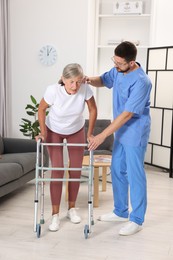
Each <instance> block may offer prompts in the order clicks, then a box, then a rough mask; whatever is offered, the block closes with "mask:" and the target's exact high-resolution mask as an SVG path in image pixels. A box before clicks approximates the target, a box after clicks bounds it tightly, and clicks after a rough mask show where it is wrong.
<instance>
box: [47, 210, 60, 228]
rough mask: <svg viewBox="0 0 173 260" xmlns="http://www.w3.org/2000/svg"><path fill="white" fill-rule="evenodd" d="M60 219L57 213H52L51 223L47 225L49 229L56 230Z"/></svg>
mask: <svg viewBox="0 0 173 260" xmlns="http://www.w3.org/2000/svg"><path fill="white" fill-rule="evenodd" d="M59 225H60V221H59V215H58V214H55V215H52V223H51V224H50V225H49V230H50V231H57V230H58V229H59Z"/></svg>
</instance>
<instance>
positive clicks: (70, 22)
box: [9, 0, 88, 137]
mask: <svg viewBox="0 0 173 260" xmlns="http://www.w3.org/2000/svg"><path fill="white" fill-rule="evenodd" d="M9 2H10V42H11V73H12V79H11V84H12V89H11V96H12V111H11V113H12V122H11V129H10V135H11V136H13V137H21V136H23V135H22V133H21V132H20V131H19V124H20V123H21V118H22V117H25V118H26V117H27V116H26V113H25V106H26V104H27V103H28V102H30V95H31V94H32V95H33V96H35V97H36V99H37V100H38V101H40V99H41V98H42V95H43V93H44V91H45V88H46V86H47V85H48V84H51V83H54V82H56V81H57V80H58V79H59V78H60V76H61V72H62V69H63V67H64V66H65V65H66V64H68V63H71V62H78V63H80V64H81V65H82V66H83V68H84V71H85V69H86V59H87V58H86V56H87V30H88V29H87V26H88V24H87V17H88V1H87V0H73V1H70V0H63V1H62V0H10V1H9ZM46 44H52V45H53V46H55V48H56V49H57V55H58V57H57V62H56V64H55V65H53V66H50V67H47V66H44V65H42V64H41V63H40V61H39V57H38V53H39V49H40V48H41V47H42V46H43V45H46Z"/></svg>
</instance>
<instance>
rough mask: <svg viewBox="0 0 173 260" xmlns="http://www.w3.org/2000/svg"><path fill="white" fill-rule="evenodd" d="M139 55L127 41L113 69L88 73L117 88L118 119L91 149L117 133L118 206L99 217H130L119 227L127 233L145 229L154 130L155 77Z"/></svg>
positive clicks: (94, 82)
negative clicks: (152, 99)
mask: <svg viewBox="0 0 173 260" xmlns="http://www.w3.org/2000/svg"><path fill="white" fill-rule="evenodd" d="M136 56H137V48H136V46H135V45H134V44H133V43H131V42H128V41H124V42H122V43H120V44H119V45H118V46H117V47H116V48H115V50H114V56H113V57H112V61H113V62H114V67H113V68H112V69H111V70H110V71H108V72H105V73H104V74H103V75H101V76H96V77H86V81H87V82H88V83H89V84H91V85H92V86H95V87H103V86H105V87H107V88H108V89H113V117H114V119H113V121H112V123H111V124H110V125H109V126H108V127H107V128H106V129H105V130H103V131H102V132H101V133H100V134H98V135H96V136H94V137H91V138H90V140H89V150H95V149H96V148H97V147H98V146H99V145H100V144H101V143H103V141H104V140H105V139H106V138H107V137H108V136H109V135H111V134H112V133H115V139H114V145H113V152H112V164H111V177H112V188H113V198H114V209H113V211H112V212H110V213H107V214H104V215H101V216H100V217H99V220H100V221H128V223H126V225H125V226H123V227H122V228H121V229H120V231H119V234H120V235H124V236H128V235H133V234H135V233H137V232H138V231H140V230H141V229H142V224H143V222H144V218H145V213H146V208H147V183H146V174H145V169H144V157H145V152H146V147H147V143H148V139H149V133H150V92H151V81H150V79H149V78H148V76H147V74H146V73H145V72H144V70H143V69H142V67H141V65H140V64H139V63H138V62H136ZM105 105H106V97H105ZM129 196H130V204H131V212H129Z"/></svg>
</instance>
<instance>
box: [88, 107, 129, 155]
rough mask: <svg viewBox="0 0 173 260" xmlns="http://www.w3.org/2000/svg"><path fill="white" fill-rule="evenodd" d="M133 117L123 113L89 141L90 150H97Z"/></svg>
mask: <svg viewBox="0 0 173 260" xmlns="http://www.w3.org/2000/svg"><path fill="white" fill-rule="evenodd" d="M132 116H133V113H131V112H128V111H124V112H123V113H121V114H120V115H119V116H117V118H115V119H114V121H113V122H112V123H111V124H110V125H109V126H108V127H107V128H105V129H104V130H103V132H101V133H100V134H98V135H96V136H94V137H91V138H90V139H89V145H88V149H89V151H90V150H95V149H96V148H97V147H98V146H99V145H100V144H101V143H103V142H104V140H105V139H106V138H107V137H108V136H109V135H111V134H113V133H114V132H116V131H117V130H118V129H119V128H121V127H122V126H123V125H124V124H125V123H126V122H127V121H129V120H130V119H131V118H132Z"/></svg>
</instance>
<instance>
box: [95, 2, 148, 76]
mask: <svg viewBox="0 0 173 260" xmlns="http://www.w3.org/2000/svg"><path fill="white" fill-rule="evenodd" d="M115 2H116V1H114V0H96V22H95V25H96V30H95V37H96V38H95V73H102V72H104V71H105V69H106V70H107V69H109V68H110V67H111V66H112V65H113V64H112V63H111V60H109V57H110V58H111V57H112V56H113V54H114V49H115V47H116V45H117V44H118V43H120V42H121V41H123V40H129V41H132V42H139V45H138V46H137V48H138V57H137V58H138V60H139V62H140V63H141V64H142V66H143V67H144V69H145V68H146V50H147V47H149V46H150V44H151V43H150V34H151V24H152V2H153V0H144V1H143V13H142V14H139V15H138V14H136V15H134V14H124V15H122V14H120V15H118V14H113V6H114V4H115ZM109 41H115V44H112V45H110V44H108V42H109ZM106 57H107V59H106Z"/></svg>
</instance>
